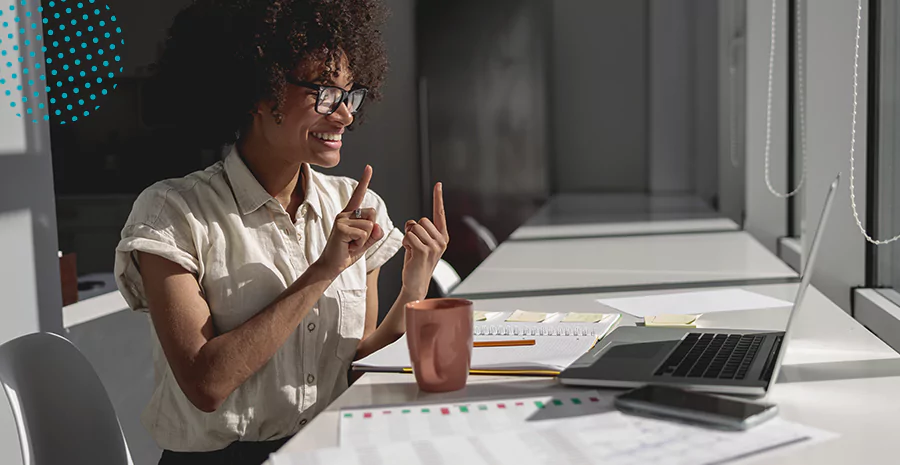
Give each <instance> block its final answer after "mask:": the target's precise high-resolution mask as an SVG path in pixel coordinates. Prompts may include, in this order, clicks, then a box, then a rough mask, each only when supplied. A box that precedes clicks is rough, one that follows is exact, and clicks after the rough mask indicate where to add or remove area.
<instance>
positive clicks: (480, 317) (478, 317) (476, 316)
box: [472, 312, 487, 321]
mask: <svg viewBox="0 0 900 465" xmlns="http://www.w3.org/2000/svg"><path fill="white" fill-rule="evenodd" d="M472 319H473V320H474V321H485V320H487V312H473V313H472Z"/></svg>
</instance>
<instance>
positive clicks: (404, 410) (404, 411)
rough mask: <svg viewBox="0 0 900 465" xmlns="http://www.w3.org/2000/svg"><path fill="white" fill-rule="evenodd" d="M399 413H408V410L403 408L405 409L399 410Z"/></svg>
mask: <svg viewBox="0 0 900 465" xmlns="http://www.w3.org/2000/svg"><path fill="white" fill-rule="evenodd" d="M401 413H409V409H408V408H405V409H403V410H401Z"/></svg>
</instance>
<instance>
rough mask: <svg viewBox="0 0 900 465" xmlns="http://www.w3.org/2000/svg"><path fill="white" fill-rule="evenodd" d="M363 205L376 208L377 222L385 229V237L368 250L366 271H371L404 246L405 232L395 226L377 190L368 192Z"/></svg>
mask: <svg viewBox="0 0 900 465" xmlns="http://www.w3.org/2000/svg"><path fill="white" fill-rule="evenodd" d="M363 207H365V208H374V209H375V222H376V223H378V225H379V226H381V230H382V231H384V237H383V238H381V240H380V241H378V242H376V243H375V244H374V245H373V246H372V247H370V248H369V250H367V251H366V273H369V272H371V271H372V270H375V269H377V268H380V267H381V265H384V264H385V263H387V261H388V260H390V259H391V257H393V256H394V255H396V254H397V251H398V250H400V247H402V246H403V233H402V232H401V231H400V230H399V229H397V228H395V227H394V223H393V222H392V221H391V218H390V216H388V211H387V206H386V205H385V204H384V200H382V199H381V197H380V196H379V195H378V194H376V193H375V192H373V191H371V190H369V191H368V192H367V193H366V198H365V199H364V200H363Z"/></svg>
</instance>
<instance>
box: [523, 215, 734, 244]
mask: <svg viewBox="0 0 900 465" xmlns="http://www.w3.org/2000/svg"><path fill="white" fill-rule="evenodd" d="M605 220H609V221H605ZM739 229H740V227H739V226H738V224H737V223H735V222H734V221H731V220H730V219H728V218H720V217H703V218H693V219H685V218H684V217H683V215H673V218H672V219H663V218H658V217H656V218H650V219H647V218H643V217H634V218H629V217H622V216H617V215H613V216H611V217H607V218H604V219H603V220H598V221H593V222H584V221H582V222H578V223H569V222H558V223H552V224H525V225H523V226H521V227H519V228H518V229H516V230H515V231H513V233H512V234H511V235H510V236H509V239H510V240H514V241H528V240H530V241H534V240H546V239H563V238H573V239H574V238H583V237H584V238H587V237H608V236H625V235H631V236H646V235H653V234H673V233H696V232H724V231H737V230H739Z"/></svg>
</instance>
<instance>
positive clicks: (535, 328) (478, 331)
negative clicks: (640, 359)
mask: <svg viewBox="0 0 900 465" xmlns="http://www.w3.org/2000/svg"><path fill="white" fill-rule="evenodd" d="M474 329H475V335H476V336H596V335H597V328H596V325H572V324H568V323H567V324H559V325H554V324H547V325H543V324H538V325H517V324H508V323H507V324H476V325H475V328H474Z"/></svg>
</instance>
